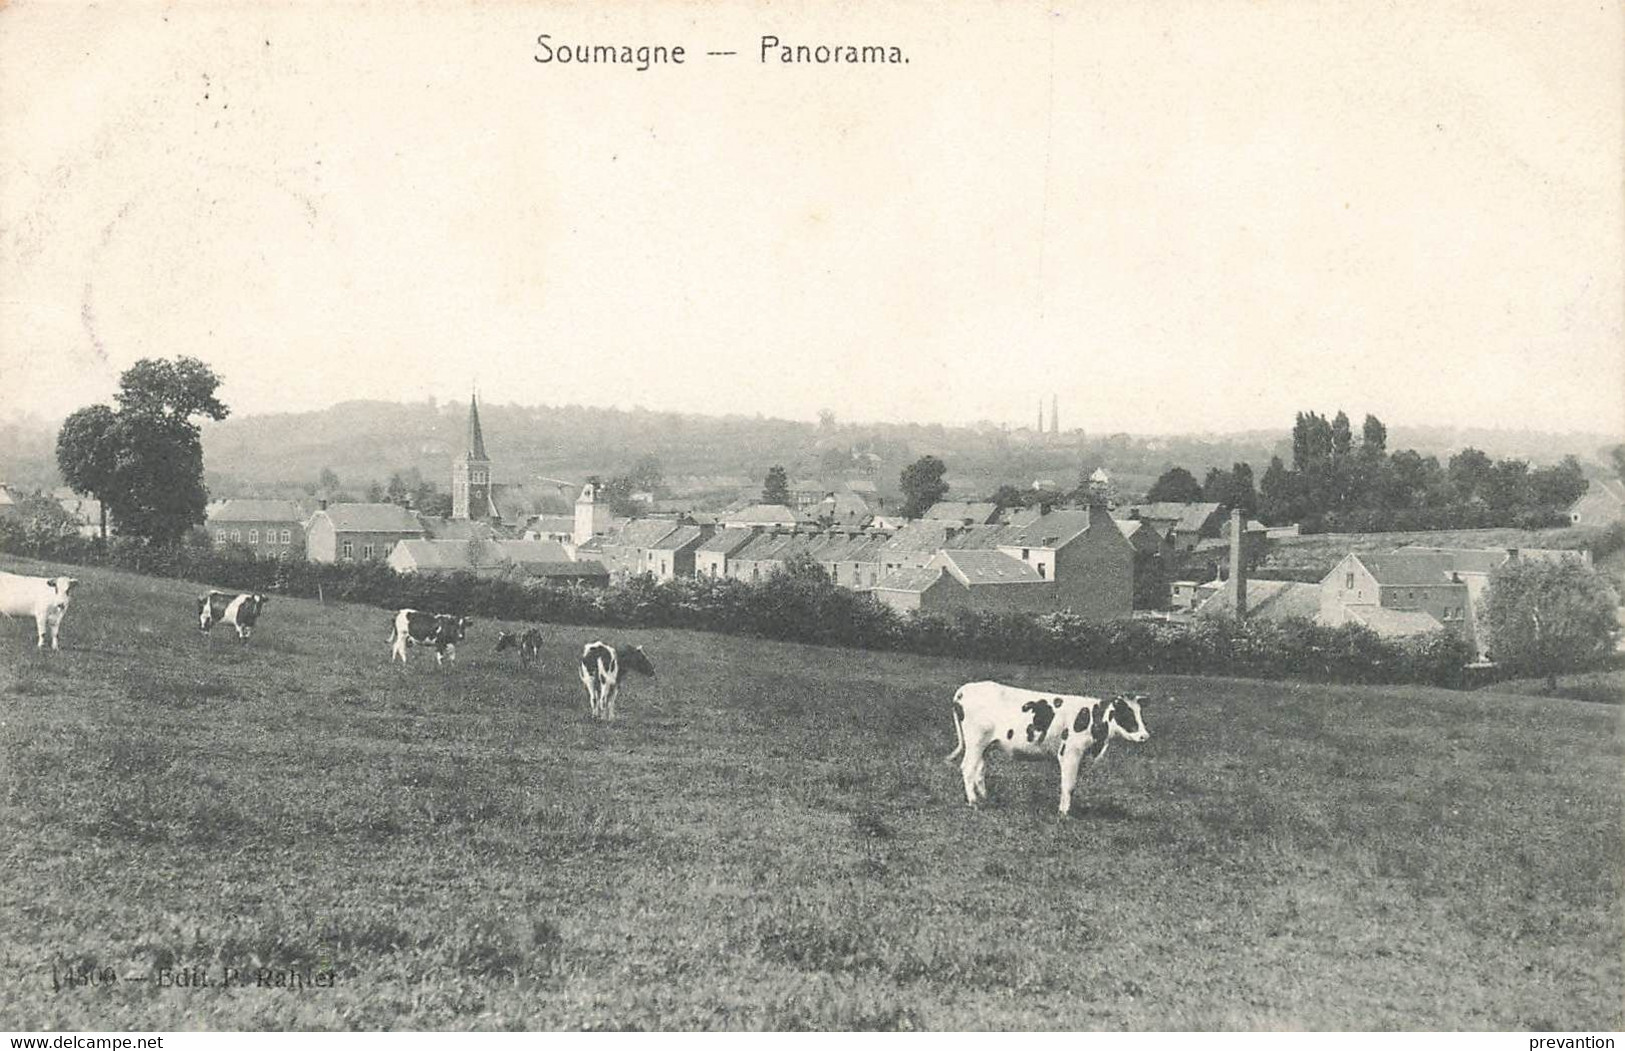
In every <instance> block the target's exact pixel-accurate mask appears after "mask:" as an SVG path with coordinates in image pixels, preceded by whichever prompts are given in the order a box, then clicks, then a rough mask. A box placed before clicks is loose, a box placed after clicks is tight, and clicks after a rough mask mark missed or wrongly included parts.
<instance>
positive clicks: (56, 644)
mask: <svg viewBox="0 0 1625 1051" xmlns="http://www.w3.org/2000/svg"><path fill="white" fill-rule="evenodd" d="M49 623H50V625H51V648H52V649H53V650H59V649H61V648H62V646H61V645H60V642H61V640H60V638H59V636H60V635H61V634H62V611H61V610H58V611H57V613H56V615H55V616H53V617H51V618H50V621H49Z"/></svg>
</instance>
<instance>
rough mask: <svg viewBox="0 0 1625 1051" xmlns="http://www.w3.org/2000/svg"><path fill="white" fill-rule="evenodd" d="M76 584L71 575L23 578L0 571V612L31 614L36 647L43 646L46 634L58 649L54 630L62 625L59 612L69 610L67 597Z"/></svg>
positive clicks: (11, 614)
mask: <svg viewBox="0 0 1625 1051" xmlns="http://www.w3.org/2000/svg"><path fill="white" fill-rule="evenodd" d="M77 583H79V582H78V581H77V580H75V579H74V578H72V577H24V576H19V575H17V574H16V573H0V614H4V615H5V616H7V617H30V616H31V617H33V618H34V629H35V631H37V632H38V633H39V643H38V646H39V648H40V649H44V648H45V636H46V635H47V633H48V634H49V635H50V636H51V648H52V649H53V650H58V649H61V648H62V647H61V646H60V645H58V644H57V632H58V631H59V630H60V629H61V627H62V615H63V614H64V613H66V612H67V611H68V599H69V598H70V597H71V593H72V592H73V586H74V585H75V584H77Z"/></svg>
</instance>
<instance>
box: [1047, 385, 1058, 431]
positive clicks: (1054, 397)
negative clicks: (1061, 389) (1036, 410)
mask: <svg viewBox="0 0 1625 1051" xmlns="http://www.w3.org/2000/svg"><path fill="white" fill-rule="evenodd" d="M1049 430H1050V433H1051V434H1060V433H1061V396H1060V395H1059V394H1051V395H1050V396H1049Z"/></svg>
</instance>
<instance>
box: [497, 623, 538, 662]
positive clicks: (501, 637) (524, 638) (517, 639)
mask: <svg viewBox="0 0 1625 1051" xmlns="http://www.w3.org/2000/svg"><path fill="white" fill-rule="evenodd" d="M503 650H518V651H519V663H520V664H523V665H525V666H526V667H529V666H530V662H531V661H533V660H535V659H536V658H538V657H540V656H541V655H542V633H541V632H540V631H537V630H536V629H535V628H526V629H525V630H524V631H523V632H522V633H518V634H516V633H514V632H511V631H499V632H497V652H498V653H501V652H502V651H503Z"/></svg>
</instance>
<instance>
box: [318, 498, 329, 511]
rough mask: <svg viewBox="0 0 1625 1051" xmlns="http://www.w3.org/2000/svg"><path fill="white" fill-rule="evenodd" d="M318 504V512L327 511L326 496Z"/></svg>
mask: <svg viewBox="0 0 1625 1051" xmlns="http://www.w3.org/2000/svg"><path fill="white" fill-rule="evenodd" d="M316 504H317V510H319V511H325V510H327V497H325V496H324V497H322V498H321V499H320V500H318V501H316Z"/></svg>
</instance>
